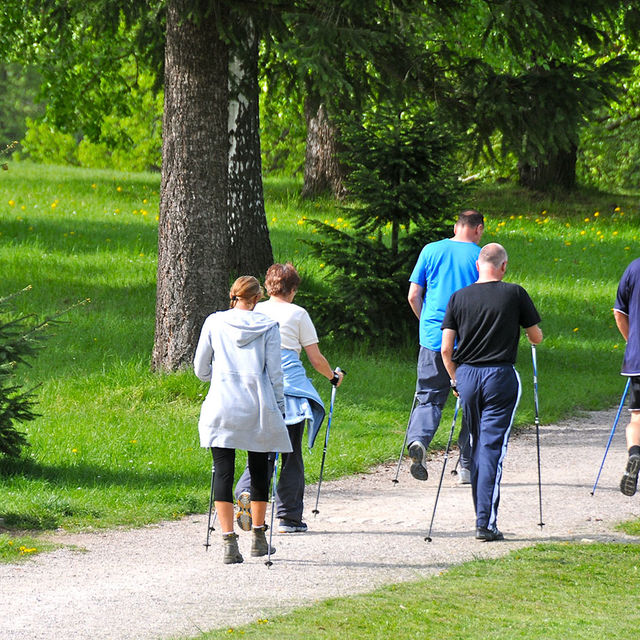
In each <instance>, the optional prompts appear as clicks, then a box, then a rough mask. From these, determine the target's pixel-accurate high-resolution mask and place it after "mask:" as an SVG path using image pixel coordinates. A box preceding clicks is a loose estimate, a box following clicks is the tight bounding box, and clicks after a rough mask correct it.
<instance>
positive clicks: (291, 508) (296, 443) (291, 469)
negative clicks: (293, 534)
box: [235, 421, 305, 522]
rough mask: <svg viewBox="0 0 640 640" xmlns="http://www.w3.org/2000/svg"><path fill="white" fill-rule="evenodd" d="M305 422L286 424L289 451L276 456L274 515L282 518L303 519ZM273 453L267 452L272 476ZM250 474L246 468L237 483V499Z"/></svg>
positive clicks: (247, 483) (248, 484) (248, 480)
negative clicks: (303, 439)
mask: <svg viewBox="0 0 640 640" xmlns="http://www.w3.org/2000/svg"><path fill="white" fill-rule="evenodd" d="M304 425H305V423H304V421H303V422H299V423H298V424H293V425H290V426H289V425H287V430H288V431H289V439H290V440H291V447H292V449H293V451H292V452H291V453H282V454H280V457H279V459H278V467H279V468H278V484H277V486H276V516H277V517H278V518H280V519H284V520H293V521H294V522H301V521H302V511H303V509H304V460H303V459H302V436H303V434H304ZM274 458H275V455H274V454H273V453H270V454H269V470H268V473H269V477H270V478H272V477H273V461H274ZM250 485H251V476H250V475H249V468H248V467H247V468H245V470H244V473H243V474H242V476H241V477H240V480H238V484H237V485H236V490H235V496H236V500H237V499H238V496H239V495H240V494H241V493H242V492H243V491H249V487H250Z"/></svg>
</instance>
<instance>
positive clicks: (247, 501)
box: [236, 491, 252, 531]
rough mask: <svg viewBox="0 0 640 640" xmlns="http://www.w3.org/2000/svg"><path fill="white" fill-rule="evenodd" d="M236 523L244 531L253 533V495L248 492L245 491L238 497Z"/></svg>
mask: <svg viewBox="0 0 640 640" xmlns="http://www.w3.org/2000/svg"><path fill="white" fill-rule="evenodd" d="M236 522H237V523H238V526H239V527H240V529H242V530H243V531H251V523H252V520H251V494H250V493H249V492H248V491H243V492H242V493H241V494H240V495H239V496H238V512H237V513H236Z"/></svg>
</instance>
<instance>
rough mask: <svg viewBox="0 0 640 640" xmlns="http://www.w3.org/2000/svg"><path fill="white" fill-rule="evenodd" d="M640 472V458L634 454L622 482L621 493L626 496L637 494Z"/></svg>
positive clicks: (630, 457)
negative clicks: (639, 474)
mask: <svg viewBox="0 0 640 640" xmlns="http://www.w3.org/2000/svg"><path fill="white" fill-rule="evenodd" d="M639 471H640V456H639V455H638V454H637V453H634V454H633V455H632V456H629V460H627V468H626V469H625V471H624V475H623V476H622V480H620V491H622V493H624V495H625V496H632V495H633V494H634V493H635V492H636V488H637V486H638V472H639Z"/></svg>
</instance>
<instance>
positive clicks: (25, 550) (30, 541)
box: [0, 533, 58, 563]
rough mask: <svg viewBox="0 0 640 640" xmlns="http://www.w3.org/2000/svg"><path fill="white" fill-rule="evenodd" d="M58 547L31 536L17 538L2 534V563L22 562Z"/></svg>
mask: <svg viewBox="0 0 640 640" xmlns="http://www.w3.org/2000/svg"><path fill="white" fill-rule="evenodd" d="M56 546H58V545H55V544H52V543H51V542H47V541H43V540H41V539H38V538H33V537H30V536H18V537H15V536H10V535H9V534H6V533H0V562H2V563H8V562H10V563H15V562H22V561H24V560H27V559H28V558H30V557H32V556H34V555H36V554H38V553H42V552H43V551H51V549H54V548H55V547H56Z"/></svg>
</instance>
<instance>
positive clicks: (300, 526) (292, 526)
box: [278, 520, 307, 533]
mask: <svg viewBox="0 0 640 640" xmlns="http://www.w3.org/2000/svg"><path fill="white" fill-rule="evenodd" d="M306 530H307V523H306V522H302V520H300V521H299V522H296V521H295V520H280V524H279V525H278V533H304V532H305V531H306Z"/></svg>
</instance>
